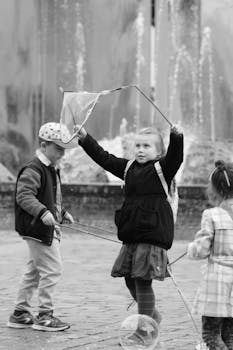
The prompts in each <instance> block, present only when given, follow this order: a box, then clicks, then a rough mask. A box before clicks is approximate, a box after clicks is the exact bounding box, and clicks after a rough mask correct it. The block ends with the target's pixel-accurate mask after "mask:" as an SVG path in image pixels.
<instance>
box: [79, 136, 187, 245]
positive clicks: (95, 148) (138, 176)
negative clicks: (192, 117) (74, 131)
mask: <svg viewBox="0 0 233 350" xmlns="http://www.w3.org/2000/svg"><path fill="white" fill-rule="evenodd" d="M80 144H81V145H82V147H83V148H84V150H85V151H86V153H87V154H88V155H89V156H90V157H91V158H92V159H93V160H94V161H95V162H96V163H97V164H99V165H100V166H102V167H103V168H104V169H105V170H107V171H109V172H111V173H112V174H114V175H115V176H117V177H119V178H121V179H122V180H124V172H125V168H126V164H127V162H128V160H127V159H125V158H118V157H116V156H114V155H112V154H110V153H108V152H107V151H105V150H104V149H103V148H102V147H101V146H100V145H99V144H98V143H97V142H96V141H95V140H94V139H93V138H92V137H91V136H90V135H89V134H88V135H87V136H86V138H85V139H84V140H83V141H80ZM182 161H183V135H182V134H178V135H177V134H175V133H171V134H170V143H169V147H168V150H167V154H166V156H165V157H163V158H161V159H160V160H159V162H160V165H161V168H162V171H163V174H164V177H165V179H166V181H167V183H168V186H170V184H171V180H172V179H173V177H174V176H175V174H176V172H177V170H178V169H179V167H180V165H181V163H182ZM154 163H155V160H154V161H149V162H147V163H146V164H139V163H138V162H137V161H134V162H133V163H132V165H131V166H130V168H129V169H128V171H127V174H126V178H125V200H124V203H123V205H122V207H121V209H119V210H117V211H116V213H115V223H116V226H117V228H118V238H119V240H121V241H122V242H123V243H149V244H154V245H157V246H159V247H161V248H164V249H169V248H170V247H171V245H172V242H173V238H174V222H173V213H172V209H171V207H170V205H169V203H168V201H167V200H166V193H165V191H164V189H163V186H162V184H161V181H160V179H159V176H158V174H157V172H156V170H155V167H154Z"/></svg>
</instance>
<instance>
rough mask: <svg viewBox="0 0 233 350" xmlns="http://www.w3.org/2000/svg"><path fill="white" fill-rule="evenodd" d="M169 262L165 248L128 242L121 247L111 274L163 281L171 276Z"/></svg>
mask: <svg viewBox="0 0 233 350" xmlns="http://www.w3.org/2000/svg"><path fill="white" fill-rule="evenodd" d="M167 264H168V258H167V251H166V250H165V249H163V248H160V247H157V246H155V245H152V244H149V243H126V244H123V245H122V247H121V250H120V252H119V255H118V257H117V259H116V261H115V263H114V265H113V268H112V272H111V276H112V277H131V278H141V279H144V280H150V279H156V280H160V281H162V280H164V278H165V277H169V273H168V271H167Z"/></svg>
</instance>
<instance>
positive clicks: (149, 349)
mask: <svg viewBox="0 0 233 350" xmlns="http://www.w3.org/2000/svg"><path fill="white" fill-rule="evenodd" d="M119 336H120V343H121V346H122V347H123V349H124V350H143V349H144V350H154V348H155V346H156V345H157V343H158V338H159V328H158V324H157V322H156V321H155V320H153V318H151V317H149V316H147V315H139V314H135V315H131V316H129V317H127V318H126V319H125V320H124V321H123V322H122V324H121V328H120V334H119Z"/></svg>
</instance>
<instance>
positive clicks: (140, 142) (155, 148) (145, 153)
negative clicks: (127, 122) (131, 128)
mask: <svg viewBox="0 0 233 350" xmlns="http://www.w3.org/2000/svg"><path fill="white" fill-rule="evenodd" d="M134 150H135V159H136V161H137V162H138V163H140V164H144V163H146V162H148V161H150V160H154V159H155V158H156V157H157V156H158V155H159V154H160V153H161V146H160V143H159V140H158V137H157V136H156V135H137V136H136V138H135V146H134Z"/></svg>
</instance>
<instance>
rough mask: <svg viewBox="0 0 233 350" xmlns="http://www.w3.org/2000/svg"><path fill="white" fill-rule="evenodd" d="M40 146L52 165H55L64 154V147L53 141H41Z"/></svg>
mask: <svg viewBox="0 0 233 350" xmlns="http://www.w3.org/2000/svg"><path fill="white" fill-rule="evenodd" d="M41 147H42V148H43V152H44V154H45V155H46V157H47V158H48V159H49V160H50V162H51V164H52V165H56V164H57V163H58V162H59V160H60V159H61V158H62V157H63V156H64V154H65V149H64V148H63V147H61V146H58V145H56V144H55V143H53V142H51V143H49V144H46V143H45V142H42V143H41Z"/></svg>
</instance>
